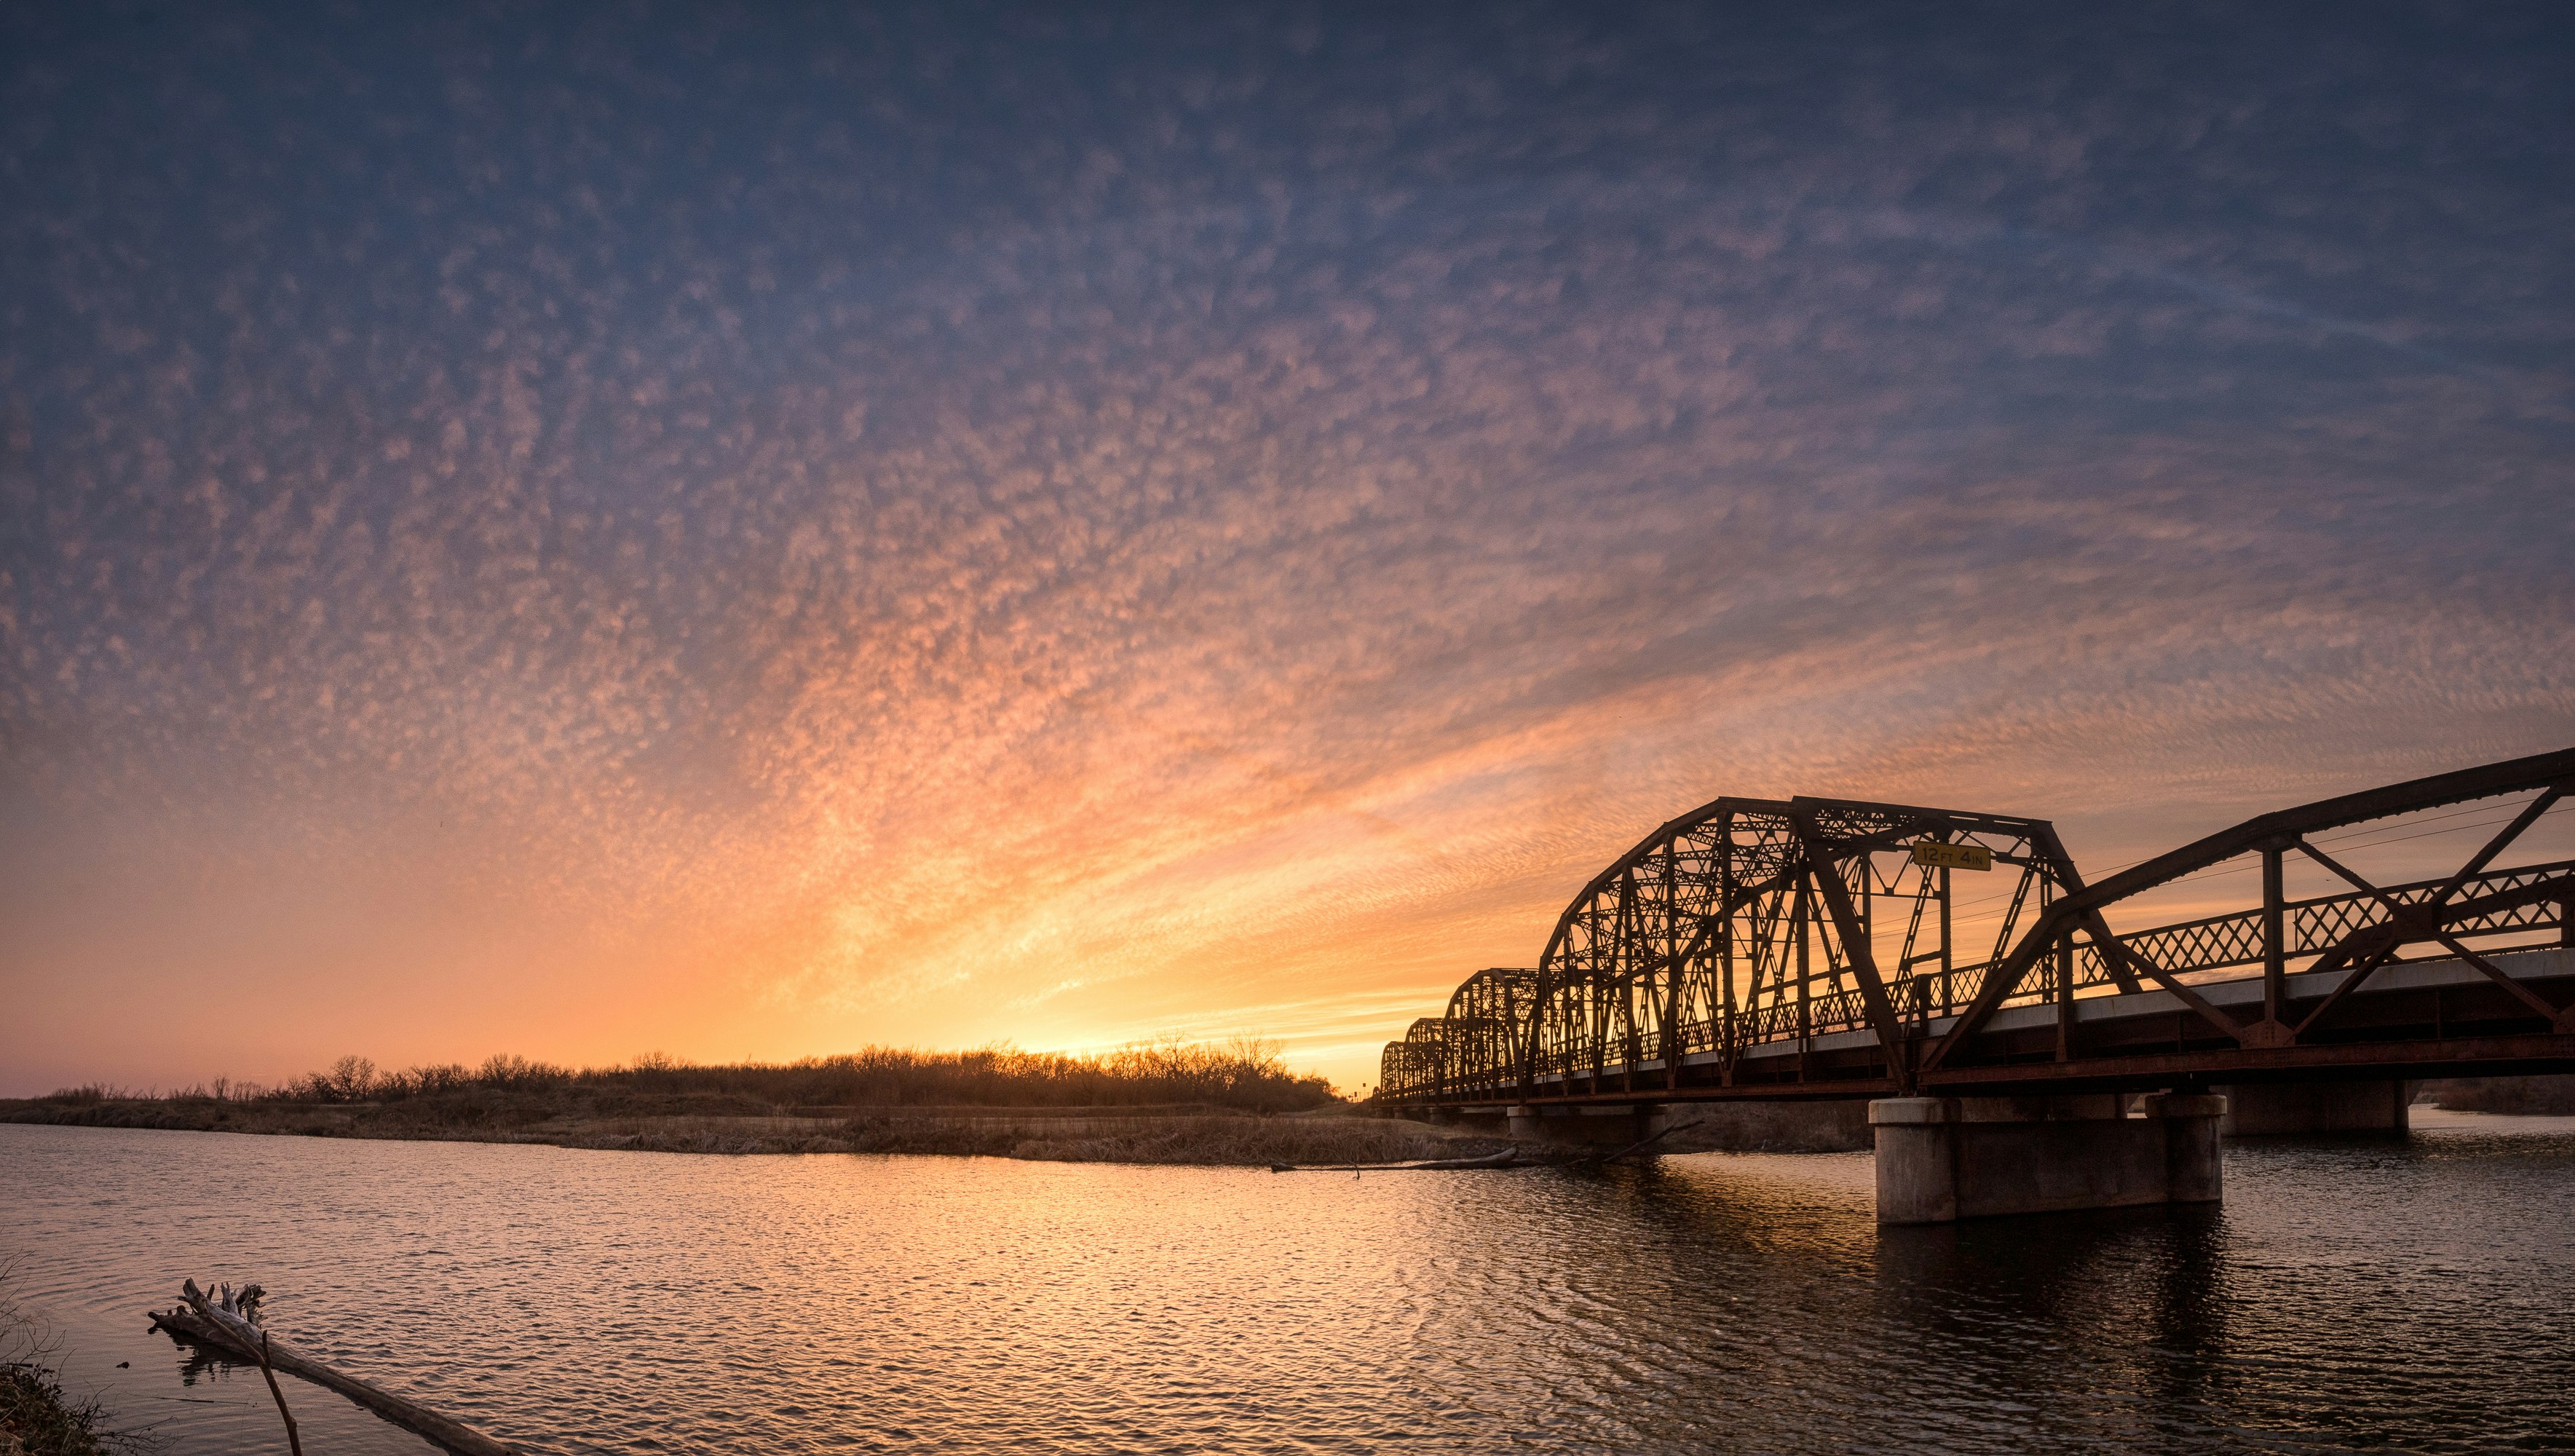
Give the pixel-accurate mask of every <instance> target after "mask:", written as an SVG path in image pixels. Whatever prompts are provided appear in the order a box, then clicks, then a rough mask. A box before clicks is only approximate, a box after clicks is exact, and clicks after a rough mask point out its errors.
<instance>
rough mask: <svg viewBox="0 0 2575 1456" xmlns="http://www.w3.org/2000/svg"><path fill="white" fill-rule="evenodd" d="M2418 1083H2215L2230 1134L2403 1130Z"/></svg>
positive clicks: (2266, 1134)
mask: <svg viewBox="0 0 2575 1456" xmlns="http://www.w3.org/2000/svg"><path fill="white" fill-rule="evenodd" d="M2415 1086H2416V1083H2413V1082H2405V1081H2395V1080H2376V1081H2354V1082H2245V1083H2242V1084H2239V1085H2235V1086H2225V1087H2219V1088H2217V1090H2218V1091H2220V1092H2222V1093H2224V1094H2225V1096H2226V1103H2227V1113H2226V1119H2225V1121H2224V1123H2223V1124H2222V1125H2221V1126H2220V1128H2219V1131H2221V1132H2222V1133H2224V1134H2225V1135H2226V1136H2228V1137H2269V1136H2279V1135H2284V1134H2295V1133H2315V1132H2403V1131H2404V1130H2405V1129H2406V1126H2407V1120H2406V1110H2405V1109H2406V1108H2407V1106H2408V1105H2410V1104H2411V1103H2412V1102H2413V1100H2414V1089H2415Z"/></svg>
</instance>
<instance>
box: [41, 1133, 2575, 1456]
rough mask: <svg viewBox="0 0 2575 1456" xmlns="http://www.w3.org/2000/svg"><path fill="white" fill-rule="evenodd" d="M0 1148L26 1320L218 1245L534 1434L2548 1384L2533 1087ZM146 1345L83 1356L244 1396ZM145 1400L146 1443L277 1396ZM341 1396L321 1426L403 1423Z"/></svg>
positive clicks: (1315, 1429)
mask: <svg viewBox="0 0 2575 1456" xmlns="http://www.w3.org/2000/svg"><path fill="white" fill-rule="evenodd" d="M0 1156H5V1157H6V1159H7V1160H8V1164H9V1166H10V1167H11V1168H12V1169H13V1170H24V1171H25V1172H26V1173H28V1174H29V1175H30V1176H28V1177H25V1178H22V1179H18V1180H14V1181H12V1182H11V1183H10V1184H9V1185H8V1186H7V1188H6V1189H5V1190H0V1219H5V1220H6V1221H7V1226H8V1227H11V1228H13V1229H15V1230H17V1231H18V1232H17V1233H16V1234H15V1235H14V1236H15V1237H16V1238H17V1239H18V1240H19V1241H20V1242H21V1243H22V1244H23V1245H24V1246H27V1247H29V1248H30V1249H31V1250H32V1251H34V1252H35V1253H36V1255H37V1259H36V1261H35V1262H36V1263H37V1265H38V1267H39V1269H40V1271H41V1273H42V1277H43V1281H44V1282H43V1287H42V1288H41V1289H40V1290H38V1291H36V1292H37V1293H39V1294H40V1295H41V1296H42V1298H43V1299H44V1300H45V1301H46V1302H47V1303H48V1305H49V1306H50V1307H51V1308H52V1309H53V1310H54V1311H55V1312H56V1314H57V1318H58V1320H63V1321H64V1322H66V1323H67V1324H70V1325H76V1326H80V1327H82V1328H89V1327H91V1326H95V1328H96V1329H97V1330H102V1331H103V1330H106V1329H108V1328H110V1326H111V1325H113V1326H115V1327H117V1328H120V1329H121V1328H123V1327H126V1326H129V1325H130V1326H133V1327H139V1326H140V1323H141V1320H140V1315H139V1311H140V1310H141V1309H142V1308H144V1307H145V1306H146V1305H148V1304H151V1303H154V1302H156V1301H157V1300H159V1299H160V1298H162V1297H163V1295H164V1291H165V1290H166V1287H167V1286H168V1285H169V1284H170V1283H171V1282H173V1281H174V1280H175V1279H176V1277H177V1276H178V1275H179V1274H181V1273H193V1274H195V1275H196V1276H197V1277H199V1278H200V1279H201V1280H202V1279H204V1278H207V1277H221V1278H241V1277H258V1278H260V1279H261V1281H262V1282H263V1283H265V1284H267V1285H268V1286H269V1287H270V1288H271V1289H272V1290H275V1291H277V1293H276V1295H275V1296H273V1301H272V1303H273V1308H274V1309H275V1311H276V1318H277V1319H278V1320H279V1321H280V1323H281V1326H282V1327H283V1328H285V1329H287V1330H288V1331H289V1332H290V1333H291V1334H292V1335H293V1336H295V1337H297V1338H299V1339H300V1340H302V1341H303V1342H305V1343H307V1344H309V1345H311V1346H313V1347H315V1348H316V1349H317V1351H320V1352H323V1353H325V1354H327V1355H330V1356H332V1357H334V1358H337V1359H339V1360H341V1361H343V1362H344V1363H347V1364H349V1365H350V1366H352V1367H353V1368H356V1369H358V1370H360V1371H362V1372H368V1373H379V1374H383V1375H386V1376H387V1377H389V1383H394V1384H397V1385H399V1386H400V1387H401V1388H403V1389H405V1390H407V1391H408V1392H410V1393H413V1394H415V1395H419V1396H421V1397H423V1398H425V1399H427V1400H429V1401H430V1403H432V1404H433V1405H436V1406H439V1407H440V1408H443V1409H447V1410H449V1411H450V1412H451V1413H453V1414H457V1415H459V1416H461V1417H464V1418H467V1419H469V1420H473V1421H476V1422H478V1423H480V1424H483V1425H485V1426H487V1427H489V1428H491V1429H493V1430H495V1431H496V1432H498V1433H500V1434H503V1435H505V1436H507V1437H509V1438H510V1439H513V1440H517V1441H520V1442H522V1443H524V1444H525V1445H526V1446H527V1447H528V1448H529V1449H531V1450H532V1451H545V1452H576V1451H578V1452H593V1451H598V1452H606V1451H619V1452H628V1451H652V1450H672V1449H724V1450H729V1451H748V1452H770V1451H775V1452H789V1451H806V1450H814V1449H821V1448H829V1447H834V1446H847V1447H852V1448H856V1449H885V1448H898V1447H899V1448H906V1449H954V1450H961V1451H964V1450H994V1449H1003V1450H1008V1449H1014V1448H1021V1449H1028V1450H1032V1451H1035V1450H1065V1449H1073V1450H1098V1451H1133V1450H1198V1449H1222V1450H1244V1451H1311V1450H1368V1449H1374V1448H1376V1447H1379V1446H1383V1445H1390V1444H1395V1443H1401V1444H1404V1445H1406V1446H1408V1447H1411V1448H1413V1449H1420V1450H1439V1451H1445V1450H1459V1451H1465V1450H1474V1451H1483V1450H1490V1449H1493V1448H1495V1447H1511V1448H1517V1449H1526V1450H1534V1451H1593V1450H1606V1449H1618V1450H1654V1451H1684V1450H1687V1451H1699V1450H1758V1451H1814V1452H1824V1451H1852V1450H1859V1451H1892V1450H1906V1451H1914V1450H1954V1451H2001V1450H2051V1451H2055V1450H2101V1451H2109V1450H2121V1451H2125V1450H2138V1449H2145V1450H2173V1451H2219V1450H2225V1451H2233V1450H2247V1451H2255V1450H2258V1451H2293V1450H2294V1451H2315V1450H2339V1449H2368V1448H2385V1447H2397V1448H2405V1449H2419V1450H2458V1451H2466V1450H2482V1449H2492V1448H2493V1446H2494V1445H2495V1444H2497V1443H2498V1442H2503V1441H2518V1442H2521V1443H2523V1444H2525V1445H2538V1446H2549V1445H2551V1444H2552V1443H2554V1444H2556V1445H2557V1446H2560V1447H2563V1446H2564V1445H2565V1444H2566V1442H2567V1437H2568V1430H2567V1426H2566V1422H2565V1420H2564V1418H2563V1416H2562V1414H2561V1412H2560V1410H2559V1405H2558V1401H2559V1397H2558V1395H2557V1394H2556V1392H2559V1391H2562V1390H2564V1389H2566V1388H2569V1387H2570V1386H2575V1363H2570V1359H2575V1357H2570V1355H2569V1353H2568V1352H2569V1351H2570V1350H2575V1310H2570V1303H2571V1301H2570V1300H2569V1297H2568V1296H2567V1295H2566V1294H2565V1293H2564V1292H2563V1291H2564V1290H2565V1288H2566V1285H2565V1280H2564V1271H2565V1269H2567V1268H2568V1267H2575V1238H2570V1234H2569V1231H2568V1228H2567V1222H2566V1220H2565V1219H2564V1217H2563V1210H2564V1209H2565V1208H2566V1207H2567V1206H2569V1205H2570V1201H2575V1200H2570V1195H2575V1127H2570V1128H2569V1129H2568V1130H2566V1131H2565V1132H2562V1133H2552V1132H2549V1131H2548V1130H2547V1129H2545V1128H2542V1129H2539V1130H2538V1131H2537V1132H2536V1133H2535V1134H2534V1133H2532V1132H2527V1131H2523V1130H2520V1129H2517V1128H2491V1127H2464V1128H2459V1127H2453V1128H2435V1129H2429V1130H2426V1131H2424V1132H2420V1133H2418V1134H2417V1135H2416V1136H2415V1137H2413V1138H2411V1139H2408V1140H2406V1141H2403V1142H2400V1143H2380V1144H2377V1145H2375V1146H2359V1145H2345V1144H2302V1145H2275V1146H2259V1145H2252V1144H2246V1145H2241V1146H2239V1147H2237V1148H2235V1149H2232V1150H2230V1153H2229V1163H2228V1180H2229V1201H2228V1203H2227V1204H2226V1205H2225V1206H2224V1207H2223V1208H2218V1209H2181V1210H2164V1209H2144V1210H2125V1211H2116V1212H2110V1213H2104V1214H2099V1215H2088V1216H2070V1217H2069V1216H2056V1217H2045V1218H2032V1219H2014V1220H1998V1221H1990V1222H1983V1223H1975V1224H1966V1225H1959V1226H1954V1227H1949V1228H1928V1229H1891V1230H1880V1229H1878V1228H1877V1227H1876V1226H1875V1224H1874V1223H1873V1221H1872V1218H1871V1199H1870V1179H1871V1167H1870V1162H1869V1159H1868V1158H1867V1157H1866V1156H1865V1155H1824V1156H1806V1157H1784V1156H1782V1157H1764V1156H1754V1155H1745V1156H1728V1155H1715V1154H1711V1155H1699V1156H1691V1157H1682V1158H1672V1159H1666V1160H1664V1161H1662V1162H1661V1163H1659V1164H1652V1165H1642V1166H1620V1167H1613V1168H1608V1169H1598V1170H1589V1171H1573V1170H1541V1171H1507V1172H1503V1171H1494V1172H1469V1173H1458V1174H1449V1175H1436V1176H1433V1175H1389V1176H1382V1177H1379V1176H1371V1177H1367V1178H1363V1179H1343V1178H1322V1177H1301V1176H1286V1177H1274V1176H1272V1175H1270V1174H1267V1173H1261V1172H1248V1171H1238V1170H1229V1169H1156V1168H1118V1167H1100V1166H1076V1165H1064V1164H1028V1163H1015V1162H1009V1161H1004V1160H965V1159H936V1158H841V1157H832V1158H738V1159H725V1158H691V1157H685V1156H669V1155H654V1154H614V1153H577V1152H568V1151H565V1150H561V1149H552V1148H503V1147H466V1146H455V1145H440V1144H393V1143H372V1144H353V1143H345V1142H331V1143H323V1142H301V1141H296V1140H289V1139H258V1138H241V1137H223V1136H206V1135H195V1134H157V1133H124V1132H108V1131H98V1130H89V1129H57V1128H0ZM66 1316H67V1318H66ZM115 1339H130V1336H124V1335H119V1336H116V1337H115ZM91 1343H92V1344H94V1345H96V1346H97V1348H98V1349H99V1350H100V1352H101V1354H103V1355H105V1356H106V1358H105V1359H104V1360H96V1359H94V1360H93V1362H92V1363H93V1366H94V1367H96V1368H104V1365H106V1364H110V1363H112V1361H113V1359H116V1358H127V1356H125V1355H124V1354H115V1353H110V1352H111V1351H112V1350H113V1349H115V1348H117V1347H116V1346H115V1343H114V1339H110V1338H107V1337H105V1336H102V1337H101V1338H100V1339H98V1340H95V1341H92V1342H91ZM170 1360H171V1353H170V1350H169V1347H168V1346H167V1345H166V1344H165V1345H163V1346H162V1347H161V1350H160V1354H159V1357H158V1361H157V1362H156V1364H155V1365H153V1366H149V1367H147V1365H146V1363H145V1362H142V1361H137V1362H136V1365H135V1369H134V1371H133V1372H132V1376H131V1378H130V1380H129V1381H128V1382H127V1384H126V1385H125V1386H123V1387H120V1390H119V1394H118V1398H119V1399H130V1400H132V1401H133V1402H134V1403H136V1404H137V1405H138V1407H140V1406H142V1405H143V1404H144V1403H145V1402H147V1401H149V1400H152V1399H160V1398H163V1397H166V1396H175V1395H178V1394H179V1393H181V1392H182V1391H186V1392H189V1393H191V1394H193V1393H195V1392H197V1391H208V1392H211V1393H213V1394H216V1395H219V1396H223V1397H226V1398H227V1399H229V1398H231V1397H232V1396H234V1395H237V1394H239V1393H241V1382H240V1381H239V1380H238V1379H237V1378H234V1377H233V1376H232V1375H231V1374H229V1373H228V1370H227V1367H225V1366H223V1365H222V1364H220V1363H216V1364H211V1365H205V1364H196V1365H191V1366H186V1367H182V1368H180V1369H178V1370H175V1371H174V1370H172V1368H171V1365H170V1363H169V1362H170ZM153 1369H158V1370H160V1371H164V1372H169V1373H167V1374H166V1375H161V1376H155V1375H153V1374H152V1373H151V1371H152V1370H153ZM124 1373H125V1372H118V1374H119V1375H120V1376H122V1375H124ZM198 1379H202V1380H203V1382H204V1383H202V1384H192V1383H191V1382H192V1381H195V1380H198ZM161 1380H166V1381H167V1384H166V1385H162V1384H158V1383H157V1382H159V1381H161ZM255 1382H256V1377H255V1375H254V1376H253V1383H255ZM291 1393H292V1392H291ZM324 1399H325V1398H324V1397H323V1396H322V1395H321V1394H320V1393H319V1392H312V1393H310V1394H308V1395H306V1397H305V1399H303V1400H302V1401H301V1402H300V1403H299V1408H298V1418H299V1420H301V1419H304V1418H305V1416H304V1409H305V1408H306V1407H314V1406H319V1405H321V1404H322V1403H323V1402H324ZM187 1409H188V1410H190V1411H192V1412H195V1413H196V1414H197V1415H205V1416H208V1419H205V1420H200V1421H198V1422H197V1423H196V1424H195V1425H192V1426H190V1427H189V1432H190V1440H189V1443H188V1447H187V1448H188V1449H201V1450H213V1451H244V1452H247V1451H251V1450H262V1449H266V1445H267V1444H268V1443H273V1441H274V1439H275V1438H274V1432H273V1427H270V1426H266V1425H263V1424H261V1423H260V1422H259V1421H258V1420H257V1419H256V1418H257V1416H258V1412H257V1411H256V1410H249V1411H243V1412H235V1415H236V1416H237V1417H238V1419H234V1420H233V1421H232V1423H231V1424H229V1425H227V1424H225V1423H224V1421H222V1420H216V1419H213V1418H212V1415H213V1414H216V1413H219V1412H211V1411H198V1410H197V1408H195V1407H189V1408H187ZM191 1419H194V1417H193V1416H192V1417H191ZM269 1419H270V1420H273V1417H270V1418H269ZM370 1424H371V1422H370V1420H369V1418H364V1417H360V1418H359V1419H358V1420H356V1421H348V1420H346V1419H342V1424H341V1425H340V1427H339V1428H338V1429H337V1430H335V1432H334V1439H333V1442H332V1444H331V1445H330V1446H329V1448H328V1449H332V1450H335V1451H344V1452H345V1451H397V1450H400V1451H407V1452H408V1451H416V1450H419V1449H421V1448H420V1447H419V1446H418V1445H417V1443H414V1442H412V1441H411V1439H410V1438H408V1437H405V1436H403V1435H402V1434H401V1433H399V1432H395V1431H393V1430H392V1429H391V1428H389V1427H382V1426H373V1427H372V1428H370ZM316 1449H322V1447H321V1446H320V1444H319V1443H316Z"/></svg>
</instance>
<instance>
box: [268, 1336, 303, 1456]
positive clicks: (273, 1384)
mask: <svg viewBox="0 0 2575 1456" xmlns="http://www.w3.org/2000/svg"><path fill="white" fill-rule="evenodd" d="M268 1354H269V1349H268V1331H266V1330H261V1331H260V1332H259V1373H260V1375H261V1377H262V1378H264V1379H266V1380H267V1381H268V1398H269V1399H271V1400H273V1401H276V1402H277V1418H278V1419H279V1420H281V1421H284V1422H286V1450H287V1456H304V1438H303V1437H302V1436H300V1435H297V1434H296V1432H295V1413H294V1412H293V1411H290V1410H288V1409H287V1408H286V1392H285V1391H283V1390H280V1389H278V1388H277V1368H276V1367H275V1366H273V1365H271V1364H269V1362H268Z"/></svg>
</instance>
